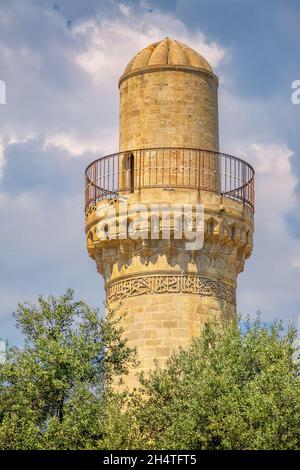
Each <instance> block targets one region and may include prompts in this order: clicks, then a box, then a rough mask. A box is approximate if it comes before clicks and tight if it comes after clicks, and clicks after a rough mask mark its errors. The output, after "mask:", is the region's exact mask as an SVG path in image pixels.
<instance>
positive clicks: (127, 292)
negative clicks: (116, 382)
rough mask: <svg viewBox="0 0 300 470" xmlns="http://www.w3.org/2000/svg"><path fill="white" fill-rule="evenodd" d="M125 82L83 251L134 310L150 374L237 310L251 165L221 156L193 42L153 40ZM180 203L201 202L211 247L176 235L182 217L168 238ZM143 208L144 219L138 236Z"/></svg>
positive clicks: (95, 170) (115, 303)
mask: <svg viewBox="0 0 300 470" xmlns="http://www.w3.org/2000/svg"><path fill="white" fill-rule="evenodd" d="M119 88H120V150H119V152H118V153H116V154H113V155H109V156H105V157H101V158H100V159H98V160H96V161H95V162H93V163H91V165H89V167H88V168H87V170H86V234H87V246H88V252H89V255H90V256H91V257H92V258H93V259H94V260H95V261H96V264H97V269H98V271H99V273H100V274H101V275H102V276H103V277H104V282H105V290H106V301H107V303H108V304H109V305H110V306H111V307H113V308H118V309H119V311H120V312H121V313H122V312H125V311H126V316H125V317H124V319H123V327H124V335H125V336H126V337H127V339H128V341H129V345H130V346H134V347H136V348H137V356H138V360H139V368H138V369H137V370H138V371H145V372H147V371H148V370H149V369H151V368H153V366H154V359H156V360H157V362H158V364H159V365H161V366H164V365H165V364H166V362H167V359H168V357H169V356H170V354H171V353H172V351H173V350H174V349H175V348H177V347H178V346H180V345H181V346H185V345H188V344H189V342H190V341H191V338H192V337H193V336H195V335H198V334H199V332H200V329H201V326H202V325H203V324H204V323H207V322H209V321H210V319H212V318H215V317H216V318H220V317H221V316H226V317H230V316H232V315H234V313H235V312H236V287H237V275H238V274H239V273H240V272H241V271H243V269H244V263H245V260H246V258H248V257H249V256H250V254H251V251H252V246H253V229H254V226H253V213H254V171H253V168H252V167H251V166H250V165H248V164H247V163H246V162H244V161H243V160H241V159H239V158H237V157H233V156H230V155H226V154H223V153H220V152H219V136H218V95H217V88H218V79H217V77H216V75H215V74H214V73H213V71H212V68H211V66H210V65H209V64H208V62H207V61H206V60H205V59H204V58H203V57H202V56H201V55H200V54H198V53H197V52H196V51H194V50H193V49H190V48H189V47H188V46H186V45H184V44H182V43H181V42H179V41H175V40H173V39H170V38H165V39H163V40H162V41H160V42H157V43H154V44H151V45H150V46H148V47H146V48H145V49H143V50H142V51H141V52H139V53H138V54H137V55H136V56H135V57H134V58H133V59H132V60H131V61H130V62H129V64H128V65H127V67H126V69H125V71H124V73H123V75H122V76H121V78H120V81H119ZM183 206H189V207H192V208H196V207H203V208H204V219H203V227H204V235H203V246H202V245H201V246H194V247H193V248H192V249H191V248H190V245H189V243H188V242H187V239H186V237H185V235H183V236H182V237H181V238H180V237H177V236H175V216H174V217H170V219H169V220H168V223H169V225H168V227H169V233H170V236H169V239H168V238H167V237H165V236H164V233H165V232H163V221H165V219H164V213H165V208H170V207H171V208H174V207H175V208H177V209H176V210H180V208H182V207H183ZM174 213H175V212H174ZM145 214H146V218H145ZM150 214H152V216H151V215H150ZM153 214H154V215H153ZM141 215H143V216H144V219H143V220H144V221H146V222H148V225H147V223H146V225H143V223H144V224H145V222H143V223H141V224H140V225H139V227H140V228H141V227H142V228H144V230H143V231H140V232H139V234H138V235H136V234H135V236H132V237H131V236H130V233H131V232H130V230H128V228H129V227H130V225H132V224H134V223H135V221H138V220H139V216H141ZM153 221H155V223H156V226H155V227H156V228H155V230H153V232H151V227H152V226H151V223H152V224H153V223H154V222H153ZM191 224H192V225H193V224H194V225H195V217H194V215H192V216H191ZM137 226H138V224H136V227H137ZM135 374H136V371H130V373H129V375H128V377H127V379H126V384H127V385H128V386H130V387H132V386H134V385H135V384H136V383H137V382H136V377H135Z"/></svg>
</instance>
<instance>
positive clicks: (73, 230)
mask: <svg viewBox="0 0 300 470" xmlns="http://www.w3.org/2000/svg"><path fill="white" fill-rule="evenodd" d="M299 24H300V4H299V2H298V1H291V0H287V1H277V0H265V1H263V2H261V1H254V0H252V1H246V0H244V1H243V0H226V1H225V0H223V1H221V0H178V1H175V0H174V1H173V0H170V1H156V0H153V1H151V0H149V1H124V2H117V1H112V0H110V1H105V0H104V1H97V0H93V1H92V0H60V1H59V0H56V1H55V0H54V1H51V0H44V1H38V0H22V1H21V0H1V2H0V80H4V81H5V83H6V89H7V103H6V105H1V104H0V173H1V176H0V220H1V229H0V246H1V249H0V337H2V338H4V339H8V340H9V342H10V343H18V342H19V341H20V338H19V337H18V335H17V333H16V330H15V328H14V321H13V319H12V315H11V314H12V312H13V311H14V310H15V309H16V306H17V303H18V302H23V301H25V300H32V301H34V300H35V299H36V297H37V295H38V294H40V293H42V294H45V295H48V294H50V293H51V294H54V295H59V294H62V293H63V292H64V291H65V289H66V288H67V287H73V288H74V289H75V291H76V294H77V296H78V297H81V298H84V299H85V300H87V301H88V302H89V303H90V304H91V305H95V306H96V305H99V306H100V305H101V303H102V301H103V283H102V281H101V278H100V276H99V275H98V274H97V272H96V267H95V265H94V263H93V261H92V260H90V259H89V258H88V256H87V253H86V249H85V236H84V212H83V195H84V188H83V185H84V177H83V175H84V168H85V167H86V166H87V164H88V163H89V162H90V161H92V160H93V159H95V158H97V157H98V156H100V155H102V154H106V153H110V152H114V151H116V150H117V149H118V87H117V82H118V78H119V76H120V75H121V73H122V71H123V69H124V68H125V66H126V64H127V62H128V61H129V60H130V59H131V57H132V56H133V55H134V54H136V52H138V51H139V50H140V49H141V48H143V47H146V46H147V45H148V44H149V43H151V42H154V41H156V40H160V39H161V38H163V37H165V36H170V37H173V38H175V39H178V40H181V41H183V42H185V43H187V44H189V45H190V46H191V47H193V48H195V49H196V50H198V51H199V52H200V53H202V54H203V55H204V56H205V57H206V58H207V59H208V60H209V61H210V63H211V64H212V66H213V67H214V69H215V71H216V73H217V74H218V76H219V78H220V88H219V100H220V116H219V118H220V147H221V150H222V151H224V152H228V153H232V154H234V155H237V156H241V157H242V158H245V159H246V160H247V161H249V162H250V163H252V164H253V165H254V166H255V169H256V175H257V178H256V189H257V192H256V207H257V209H256V216H255V221H256V231H255V248H254V252H253V255H252V257H251V259H250V260H249V261H248V262H247V264H246V269H245V271H244V273H242V274H241V275H240V277H239V289H238V307H239V311H240V312H243V313H244V314H249V315H254V314H255V313H256V311H257V310H260V311H261V313H262V317H263V319H264V320H266V321H270V320H271V319H273V318H282V319H284V320H286V321H288V320H290V319H293V320H294V321H296V322H297V323H298V326H300V211H299V202H300V184H299V181H300V158H299V156H300V138H299V124H300V105H294V104H292V102H291V92H292V90H291V83H292V81H294V80H297V79H298V80H299V79H300V47H299V46H300V44H299Z"/></svg>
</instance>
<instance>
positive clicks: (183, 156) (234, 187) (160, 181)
mask: <svg viewBox="0 0 300 470" xmlns="http://www.w3.org/2000/svg"><path fill="white" fill-rule="evenodd" d="M85 176H86V187H85V196H86V204H85V207H86V210H88V209H89V208H90V207H92V206H94V205H95V204H96V203H97V202H98V201H100V200H102V199H110V198H115V197H118V196H119V195H120V194H126V193H128V192H133V191H140V190H142V189H146V188H164V189H172V188H174V189H175V188H182V189H184V188H185V189H197V190H198V191H211V192H214V193H217V194H220V195H222V196H225V197H229V198H231V199H236V200H238V201H241V202H243V203H245V204H247V205H249V206H250V207H251V208H252V209H254V170H253V168H252V166H251V165H249V164H248V163H246V162H245V161H243V160H241V159H240V158H237V157H234V156H232V155H227V154H224V153H219V152H214V151H210V150H203V149H195V148H149V149H138V150H130V151H124V152H119V153H115V154H112V155H107V156H105V157H101V158H99V159H98V160H95V161H94V162H92V163H91V164H90V165H89V166H88V167H87V169H86V172H85Z"/></svg>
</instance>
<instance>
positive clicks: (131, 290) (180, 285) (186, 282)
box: [106, 274, 236, 304]
mask: <svg viewBox="0 0 300 470" xmlns="http://www.w3.org/2000/svg"><path fill="white" fill-rule="evenodd" d="M106 294H107V301H108V302H116V301H120V300H122V299H124V298H126V297H134V296H138V295H147V294H192V295H200V296H207V297H215V298H216V299H221V300H225V301H226V302H229V303H231V304H235V303H236V296H235V289H234V287H232V286H230V285H229V284H226V283H224V282H222V281H218V280H215V279H209V278H206V277H202V276H198V275H193V274H188V275H186V274H147V275H140V276H130V277H127V278H125V279H122V280H119V281H115V282H110V283H108V284H107V286H106Z"/></svg>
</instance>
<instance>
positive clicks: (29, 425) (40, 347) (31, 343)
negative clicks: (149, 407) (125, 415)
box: [0, 290, 134, 449]
mask: <svg viewBox="0 0 300 470" xmlns="http://www.w3.org/2000/svg"><path fill="white" fill-rule="evenodd" d="M15 318H16V323H17V327H18V328H19V330H20V331H21V332H22V333H23V335H24V337H25V344H24V348H23V349H22V350H19V349H17V348H12V349H11V350H9V352H8V357H7V360H6V362H5V363H4V365H2V366H1V367H0V420H1V424H0V448H2V449H39V448H44V449H47V448H50V449H51V448H52V449H54V448H57V449H79V448H93V447H95V445H96V446H98V447H100V448H103V447H107V446H108V445H109V444H108V441H109V442H111V444H112V445H114V444H115V445H116V446H121V445H122V444H121V442H120V441H118V439H117V436H116V438H115V437H114V434H113V432H112V431H113V427H114V426H115V423H116V422H117V421H118V415H119V414H120V410H121V408H122V407H123V401H124V398H123V396H122V395H118V394H114V393H112V392H111V385H112V383H117V382H118V380H119V379H121V378H122V376H123V374H125V373H126V371H127V367H128V366H129V365H132V363H133V360H134V358H133V351H132V350H131V349H130V348H128V346H127V345H126V342H125V341H123V340H122V338H121V334H122V330H121V328H120V327H119V325H118V322H119V320H118V319H117V318H116V317H115V315H114V314H113V313H112V312H110V311H108V312H107V313H106V321H104V320H103V319H102V318H101V316H100V314H99V312H98V311H96V310H92V309H90V308H89V307H88V306H87V305H86V304H85V303H84V302H82V301H75V300H74V295H73V292H72V291H71V290H68V291H67V292H66V294H65V295H63V296H62V297H60V298H54V297H49V298H48V299H44V298H43V297H40V298H39V299H38V305H37V306H35V305H31V304H23V305H19V308H18V310H17V312H16V313H15ZM104 377H105V379H104ZM104 380H105V383H106V387H105V391H106V392H105V393H104ZM109 423H110V424H109ZM120 423H121V424H122V420H121V419H120ZM121 427H122V426H121ZM110 433H111V435H110ZM124 435H126V433H125V432H124ZM116 439H117V440H116ZM126 439H127V441H128V439H129V436H126ZM95 443H96V444H95Z"/></svg>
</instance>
